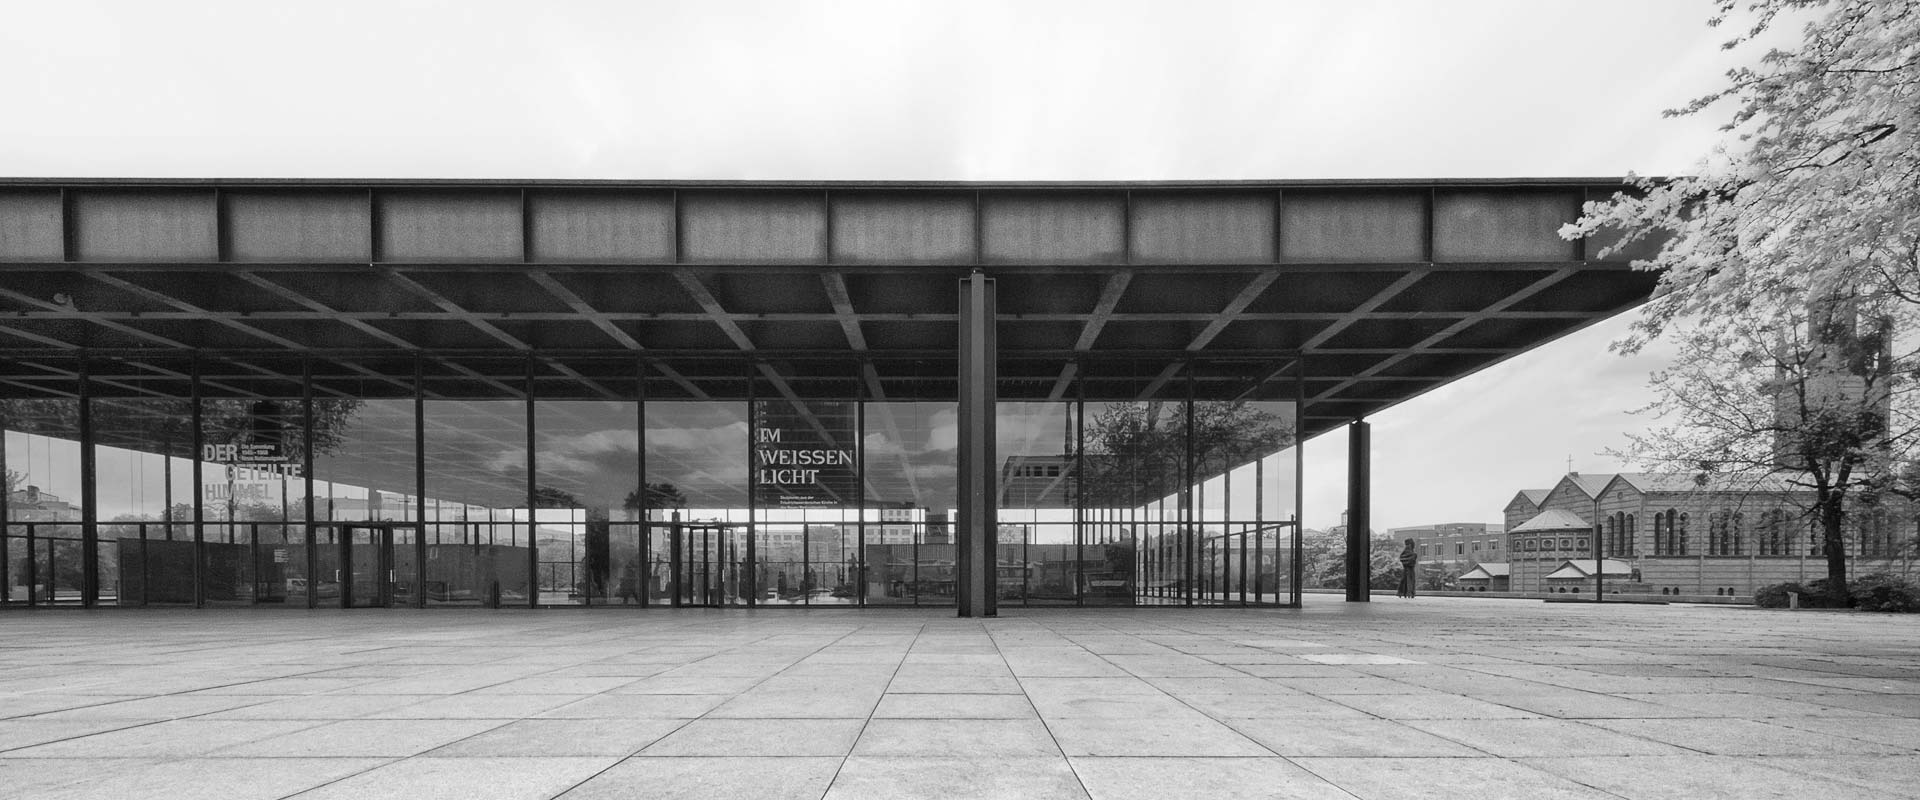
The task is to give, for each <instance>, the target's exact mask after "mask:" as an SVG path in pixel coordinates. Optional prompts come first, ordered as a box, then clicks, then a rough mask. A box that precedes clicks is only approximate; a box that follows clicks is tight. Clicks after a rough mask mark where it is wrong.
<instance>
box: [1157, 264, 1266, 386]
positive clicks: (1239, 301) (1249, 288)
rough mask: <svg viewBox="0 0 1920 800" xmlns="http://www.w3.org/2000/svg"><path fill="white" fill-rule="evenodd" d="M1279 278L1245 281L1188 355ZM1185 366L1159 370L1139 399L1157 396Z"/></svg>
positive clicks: (1176, 364) (1257, 277) (1190, 344)
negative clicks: (1244, 284)
mask: <svg viewBox="0 0 1920 800" xmlns="http://www.w3.org/2000/svg"><path fill="white" fill-rule="evenodd" d="M1279 278H1280V275H1279V273H1275V272H1263V273H1260V274H1258V275H1255V276H1253V280H1250V281H1247V285H1246V286H1243V287H1241V288H1240V293H1239V294H1236V295H1234V296H1233V300H1231V301H1229V302H1228V303H1227V305H1226V308H1224V309H1221V311H1220V315H1219V316H1217V317H1215V318H1214V320H1213V321H1212V322H1209V323H1207V326H1206V327H1205V328H1202V329H1200V333H1199V334H1197V335H1195V336H1194V337H1193V341H1191V342H1188V343H1187V352H1189V353H1197V352H1200V350H1202V349H1204V348H1205V347H1206V346H1207V344H1208V343H1210V342H1212V341H1213V340H1214V337H1217V336H1219V335H1220V332H1221V331H1224V330H1226V329H1227V326H1228V325H1231V324H1233V322H1234V320H1235V319H1237V318H1238V317H1239V316H1240V313H1241V312H1243V311H1246V310H1247V306H1250V305H1253V301H1255V300H1258V299H1259V298H1260V295H1261V294H1262V293H1264V292H1266V291H1267V287H1269V286H1272V285H1273V282H1274V281H1276V280H1279ZM1187 367H1188V365H1187V364H1185V363H1181V362H1174V363H1172V364H1168V365H1167V366H1166V367H1165V368H1163V369H1161V370H1160V374H1159V375H1156V376H1154V378H1153V380H1152V381H1151V382H1150V383H1148V384H1147V386H1146V388H1144V389H1141V390H1140V399H1141V400H1150V399H1152V398H1153V396H1154V395H1157V394H1159V393H1160V390H1161V389H1162V388H1165V387H1166V385H1167V382H1168V381H1171V380H1173V378H1174V376H1176V375H1179V374H1180V371H1181V370H1184V369H1186V368H1187Z"/></svg>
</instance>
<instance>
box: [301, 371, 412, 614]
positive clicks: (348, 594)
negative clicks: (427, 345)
mask: <svg viewBox="0 0 1920 800" xmlns="http://www.w3.org/2000/svg"><path fill="white" fill-rule="evenodd" d="M402 383H403V387H404V388H405V389H410V388H411V385H412V383H413V381H412V380H411V376H408V378H407V379H405V380H404V381H403V382H402ZM403 387H371V386H370V387H367V388H368V389H369V392H368V393H369V394H372V393H373V392H375V391H377V392H380V393H382V394H392V393H393V392H394V390H396V389H401V388H403ZM315 406H316V410H315V415H314V416H315V424H314V434H313V438H314V453H313V509H314V511H313V516H314V522H313V525H312V526H311V531H312V536H313V539H314V542H313V552H314V559H315V569H314V570H313V574H314V578H313V580H312V582H311V584H310V585H303V586H297V587H296V589H297V590H300V589H303V590H304V591H297V590H296V591H290V592H289V594H290V595H291V596H290V597H289V602H292V603H295V604H301V603H306V604H310V605H314V606H323V607H335V606H339V605H342V604H347V605H366V604H370V603H375V602H380V601H382V600H384V599H386V596H387V592H386V591H385V590H386V589H388V588H389V585H390V583H391V582H392V581H390V580H389V576H388V575H387V574H386V573H387V572H388V571H392V572H394V573H395V574H394V575H393V576H391V577H392V579H393V580H397V579H398V578H399V572H400V570H401V567H400V565H397V564H390V563H389V564H387V565H386V566H387V567H388V568H387V569H381V566H382V563H381V562H391V561H392V559H391V558H389V557H387V554H386V548H385V545H387V544H388V542H387V541H386V537H384V536H380V535H378V534H377V533H375V532H376V531H382V530H386V529H388V528H389V526H393V525H395V524H399V525H406V524H409V523H410V522H412V521H414V520H417V519H418V514H419V497H420V489H419V482H418V476H417V474H416V467H417V461H416V459H417V458H418V454H419V451H418V448H417V445H416V437H415V411H416V408H415V401H414V400H413V399H412V398H407V397H401V398H396V397H381V396H378V395H377V394H376V395H374V396H372V397H368V398H367V399H343V398H327V399H325V400H320V399H316V400H315ZM356 559H358V561H359V563H358V564H356V563H355V562H356ZM411 563H412V562H411V561H409V562H408V564H409V565H410V564H411ZM356 566H357V567H358V569H356V568H355V567H356Z"/></svg>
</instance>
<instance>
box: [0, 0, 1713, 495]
mask: <svg viewBox="0 0 1920 800" xmlns="http://www.w3.org/2000/svg"><path fill="white" fill-rule="evenodd" d="M1710 6H1711V4H1710V3H1709V2H1707V0H1587V1H1586V2H1571V1H1570V0H1473V1H1469V0H1448V1H1447V2H1440V1H1439V0H1434V1H1433V2H1414V1H1413V0H1404V1H1402V2H1354V1H1352V0H1340V1H1338V2H1335V1H1332V0H1329V1H1328V2H1305V1H1301V2H1195V1H1194V0H1183V1H1182V2H1156V3H1142V2H1115V1H1114V0H1095V1H1092V2H1057V3H1044V2H982V1H981V0H967V1H966V2H950V3H910V2H898V1H889V2H871V3H855V2H830V3H804V2H764V3H762V2H711V0H702V1H701V2H684V3H643V2H554V3H528V2H524V1H522V2H487V1H484V0H468V1H467V2H457V3H454V2H449V3H420V2H395V1H394V0H380V1H379V2H341V1H339V0H328V2H324V3H321V2H275V3H262V2H258V0H250V1H249V2H223V3H214V2H200V3H192V2H184V1H183V2H174V3H152V2H124V3H97V2H80V1H78V0H64V1H63V2H57V3H56V2H32V3H28V2H19V3H10V4H8V6H7V13H6V24H5V25H0V76H4V77H0V175H4V176H64V177H270V178H296V177H324V178H608V179H619V178H627V179H647V178H660V179H665V178H685V179H703V178H704V179H763V180H774V179H863V180H881V179H916V180H985V179H1006V180H1179V179H1294V178H1434V177H1594V176H1619V175H1624V174H1626V173H1627V172H1629V171H1632V172H1637V173H1641V174H1672V173H1677V172H1684V171H1688V170H1690V169H1691V168H1692V167H1693V165H1694V163H1695V162H1696V161H1697V160H1698V159H1699V158H1700V157H1701V156H1702V155H1704V154H1705V153H1706V152H1707V150H1708V149H1709V147H1710V146H1711V144H1712V143H1713V141H1714V140H1715V138H1716V132H1715V131H1714V130H1713V124H1712V122H1710V121H1706V120H1665V119H1662V118H1661V116H1660V111H1661V110H1662V109H1665V108H1671V107H1674V106H1678V105H1682V104H1684V103H1685V102H1686V101H1687V100H1688V99H1690V98H1692V97H1693V96H1695V95H1698V94H1701V93H1703V92H1705V91H1706V90H1708V89H1711V88H1713V87H1714V86H1716V85H1717V83H1718V81H1719V78H1720V76H1721V74H1722V73H1723V72H1724V71H1725V69H1726V68H1727V66H1729V65H1730V64H1731V63H1732V60H1731V59H1732V58H1735V57H1737V56H1729V55H1727V54H1725V53H1722V52H1721V51H1720V50H1719V46H1718V45H1719V43H1720V41H1722V40H1723V39H1725V38H1726V32H1725V31H1716V30H1713V29H1710V28H1707V27H1706V26H1705V24H1704V21H1705V19H1706V17H1707V16H1708V14H1709V13H1710V11H1711V7H1710ZM1624 324H1625V321H1624V319H1622V320H1614V321H1611V322H1608V323H1604V324H1602V325H1599V326H1596V327H1594V328H1590V329H1588V330H1586V331H1583V332H1581V333H1578V334H1575V335H1573V336H1570V337H1568V338H1566V339H1563V340H1561V341H1560V342H1557V343H1555V344H1553V345H1550V346H1548V347H1546V348H1543V349H1541V350H1538V351H1536V352H1534V353H1530V354H1527V355H1525V356H1522V357H1520V358H1517V359H1514V360H1512V361H1510V362H1507V363H1506V364H1503V365H1500V366H1498V367H1495V368H1493V369H1490V370H1487V371H1485V372H1483V373H1481V374H1479V375H1476V376H1474V377H1472V378H1469V379H1467V380H1465V381H1461V382H1460V383H1458V384H1455V385H1453V386H1450V387H1447V388H1444V389H1442V390H1440V391H1437V392H1434V393H1432V394H1429V395H1427V396H1425V397H1422V398H1419V399H1417V400H1414V401H1412V402H1409V403H1407V404H1404V405H1402V406H1400V407H1398V408H1395V409H1392V410H1390V411H1387V412H1384V413H1382V414H1380V415H1378V416H1377V417H1376V418H1375V419H1374V425H1375V427H1374V442H1375V451H1374V464H1375V479H1374V504H1375V505H1374V527H1375V528H1376V529H1380V530H1384V529H1386V528H1390V527H1402V526H1410V525H1417V524H1422V523H1429V522H1468V521H1487V522H1496V521H1499V520H1500V518H1501V516H1500V515H1501V508H1502V507H1503V506H1504V505H1505V503H1506V501H1507V500H1508V499H1509V498H1511V497H1512V495H1513V493H1514V492H1515V491H1517V490H1519V489H1523V488H1536V487H1542V488H1543V487H1546V486H1549V485H1551V484H1552V483H1553V482H1554V481H1555V480H1557V479H1558V478H1559V477H1560V475H1561V474H1563V473H1564V472H1565V471H1566V469H1567V465H1568V461H1567V460H1568V457H1569V456H1571V457H1572V463H1573V467H1574V468H1575V469H1578V470H1581V471H1584V472H1602V471H1610V470H1614V469H1617V468H1618V467H1619V465H1618V464H1617V463H1615V462H1614V461H1612V460H1611V459H1608V458H1605V457H1602V456H1599V455H1597V453H1598V452H1599V451H1601V450H1603V449H1606V448H1608V447H1617V446H1620V445H1622V444H1623V443H1624V439H1623V438H1622V436H1621V432H1622V431H1626V430H1631V429H1634V428H1636V427H1640V426H1644V424H1645V421H1644V420H1642V419H1639V418H1635V417H1633V416H1630V415H1628V414H1626V413H1625V412H1626V411H1628V410H1630V409H1632V408H1635V407H1637V406H1640V405H1642V404H1644V403H1645V402H1646V401H1647V400H1648V399H1649V396H1648V394H1647V393H1646V390H1645V389H1644V385H1645V380H1646V374H1647V372H1648V371H1649V370H1651V369H1654V368H1658V367H1659V366H1660V359H1659V358H1658V357H1641V358H1637V359H1621V358H1618V357H1615V356H1611V355H1609V354H1608V353H1607V343H1608V342H1609V341H1610V340H1611V339H1612V338H1614V337H1616V336H1617V335H1618V334H1619V333H1620V331H1621V330H1623V328H1624ZM1345 447H1346V444H1345V439H1344V437H1343V436H1331V437H1323V438H1322V439H1320V440H1317V441H1316V442H1314V443H1310V444H1309V446H1308V450H1307V455H1308V464H1307V470H1308V472H1307V475H1308V478H1307V487H1308V491H1307V496H1306V498H1305V503H1306V510H1305V514H1306V516H1305V522H1306V524H1307V525H1308V526H1310V527H1325V526H1327V525H1332V524H1337V523H1338V521H1339V518H1340V513H1341V511H1342V509H1343V508H1344V506H1345V501H1344V482H1345V467H1344V458H1345Z"/></svg>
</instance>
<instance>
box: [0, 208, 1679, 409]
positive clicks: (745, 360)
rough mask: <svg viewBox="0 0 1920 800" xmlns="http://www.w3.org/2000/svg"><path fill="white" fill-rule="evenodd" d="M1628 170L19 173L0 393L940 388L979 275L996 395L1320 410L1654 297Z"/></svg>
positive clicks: (7, 237)
mask: <svg viewBox="0 0 1920 800" xmlns="http://www.w3.org/2000/svg"><path fill="white" fill-rule="evenodd" d="M1621 188H1623V183H1622V181H1621V180H1619V179H1609V178H1569V179H1498V180H1492V179H1490V180H1427V181H1393V180H1388V181H1375V180H1368V181H1235V182H1171V183H1169V182H1155V183H1138V182H1103V183H924V182H916V183H907V182H851V181H849V182H827V183H818V182H805V183H800V182H732V181H727V182H660V181H653V182H647V181H634V182H625V181H621V182H578V181H333V180H30V179H0V346H3V347H5V349H6V351H7V356H6V357H5V359H4V361H0V396H15V397H33V396H69V395H71V394H73V393H74V392H75V384H76V381H75V380H74V379H75V377H76V376H77V375H78V373H79V371H80V369H81V367H80V362H81V361H82V358H81V357H82V356H83V355H84V356H86V359H85V360H86V362H87V363H86V365H85V369H86V371H87V375H88V378H89V380H90V382H91V383H92V385H94V386H96V387H97V389H96V392H97V393H101V394H123V395H126V396H143V395H159V396H170V397H184V396H186V394H187V390H186V384H187V378H188V376H189V375H191V374H192V373H193V371H194V370H195V369H196V368H197V369H198V370H199V373H200V374H201V375H202V377H203V385H204V388H205V391H206V392H207V393H209V394H210V395H218V394H223V393H224V394H240V395H244V394H260V395H263V396H279V397H288V396H298V395H299V392H300V381H301V376H302V375H303V374H311V375H312V377H313V380H314V385H315V390H316V392H319V393H320V394H321V395H322V396H326V395H352V396H361V397H367V396H405V395H407V394H409V393H410V391H411V386H412V381H413V378H414V374H415V370H416V368H417V369H419V370H420V372H421V380H422V386H423V388H424V391H425V392H426V393H427V395H428V396H429V397H448V398H470V397H496V396H519V395H520V394H521V393H523V392H524V389H525V387H526V385H527V384H528V382H530V381H531V382H532V383H533V384H534V386H535V391H536V393H537V395H538V396H542V397H581V398H613V397H631V396H634V394H635V391H634V388H635V386H634V382H635V380H636V379H635V377H634V376H635V375H636V374H637V373H638V374H644V376H645V377H644V382H645V385H644V391H645V396H647V397H648V398H650V399H700V398H740V397H745V396H747V395H748V393H749V392H753V391H759V392H761V395H760V396H771V394H769V393H775V392H777V393H779V394H784V395H791V396H803V397H809V396H810V397H833V398H848V397H856V396H857V397H864V398H868V399H886V400H914V399H942V400H949V399H952V398H953V397H954V396H955V393H956V380H957V376H956V373H957V363H956V357H955V350H956V345H957V330H956V324H957V313H956V306H957V303H958V292H957V283H958V280H959V279H960V278H961V277H963V276H965V275H967V274H969V273H970V272H974V271H980V272H983V273H986V274H989V275H991V276H992V277H993V278H995V280H996V282H997V286H998V297H999V300H998V311H999V323H998V335H999V348H1000V350H999V354H1000V364H1001V366H1000V386H999V393H1000V396H1001V397H1002V398H1003V399H1009V400H1019V399H1049V398H1052V399H1063V398H1074V397H1086V398H1088V399H1102V400H1119V399H1150V398H1167V399H1184V398H1185V397H1187V396H1188V392H1189V391H1191V392H1192V394H1193V396H1195V397H1199V398H1208V399H1213V398H1235V397H1256V396H1257V397H1259V398H1260V399H1269V400H1291V399H1294V397H1295V392H1296V391H1297V392H1298V393H1299V397H1300V399H1301V400H1302V401H1303V402H1304V405H1303V407H1302V409H1301V415H1302V419H1301V424H1302V427H1303V430H1302V433H1303V434H1305V435H1307V436H1311V435H1313V434H1316V433H1320V432H1324V431H1326V430H1330V429H1332V428H1334V427H1337V426H1339V425H1341V424H1342V423H1344V422H1345V421H1347V420H1350V419H1355V418H1359V417H1364V416H1367V415H1370V414H1373V413H1375V412H1378V411H1380V410H1382V409H1384V408H1387V407H1389V406H1392V405H1394V404H1396V403H1399V402H1402V401H1404V400H1406V399H1408V398H1411V397H1414V396H1417V395H1419V394H1421V393H1423V392H1426V391H1428V390H1430V389H1433V388H1435V387H1437V386H1440V385H1442V384H1445V383H1447V382H1449V381H1452V380H1455V379H1458V378H1460V377H1462V376H1464V375H1467V374H1470V373H1472V372H1475V371H1477V370H1480V369H1482V368H1485V367H1487V366H1489V365H1491V364H1494V363H1497V362H1499V361H1501V360H1503V359H1506V358H1508V357H1510V356H1512V355H1514V354H1517V353H1519V352H1522V351H1524V350H1527V349H1529V348H1532V347H1535V346H1538V345H1540V344H1542V343H1544V342H1547V341H1549V340H1552V339H1554V338H1557V337H1559V336H1562V335H1564V334H1566V333H1569V332H1571V331H1574V330H1576V329H1579V328H1581V327H1584V326H1586V325H1588V324H1591V323H1593V322H1596V321H1598V320H1601V319H1604V318H1606V317H1609V316H1612V315H1614V314H1616V313H1619V312H1620V311H1623V310H1625V309H1628V308H1630V307H1632V306H1634V305H1636V304H1638V303H1640V302H1642V301H1644V300H1645V299H1646V297H1647V296H1648V295H1649V293H1650V292H1651V291H1652V289H1653V286H1654V284H1655V280H1656V276H1655V275H1653V274H1650V273H1644V272H1636V271H1633V270H1631V269H1629V267H1628V265H1627V262H1628V260H1630V259H1631V258H1634V257H1636V256H1637V255H1639V254H1637V253H1632V252H1629V253H1624V254H1620V255H1618V256H1615V257H1614V258H1611V259H1609V260H1606V261H1600V260H1596V259H1595V258H1593V256H1595V255H1597V254H1598V253H1599V252H1600V250H1601V249H1602V247H1603V246H1604V245H1605V243H1604V242H1595V241H1575V242H1568V241H1565V240H1562V239H1560V238H1559V237H1558V235H1557V230H1558V229H1559V228H1560V226H1562V225H1563V224H1565V223H1567V222H1571V221H1573V220H1574V219H1575V218H1576V217H1577V216H1578V215H1579V209H1580V205H1581V203H1582V202H1584V201H1586V200H1589V199H1602V198H1605V197H1608V196H1610V195H1611V194H1612V193H1614V192H1615V191H1618V190H1620V189H1621ZM196 358H197V361H198V366H197V367H196V366H195V365H194V362H195V360H196ZM416 365H417V366H416ZM749 376H751V378H752V380H749ZM1296 378H1297V379H1298V388H1297V390H1296V388H1295V379H1296ZM754 383H764V384H765V385H762V386H753V385H750V384H754Z"/></svg>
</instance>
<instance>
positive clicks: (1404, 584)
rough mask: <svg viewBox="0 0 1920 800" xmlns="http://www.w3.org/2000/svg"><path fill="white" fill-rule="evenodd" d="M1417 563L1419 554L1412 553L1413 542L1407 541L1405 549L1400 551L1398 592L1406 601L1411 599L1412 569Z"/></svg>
mask: <svg viewBox="0 0 1920 800" xmlns="http://www.w3.org/2000/svg"><path fill="white" fill-rule="evenodd" d="M1419 563H1420V554H1419V553H1417V552H1415V551H1414V543H1413V540H1412V539H1408V540H1407V547H1406V549H1404V550H1401V551H1400V591H1399V592H1398V594H1399V595H1400V596H1401V597H1404V598H1407V599H1408V600H1412V599H1413V573H1414V569H1413V568H1414V567H1415V566H1416V565H1418V564H1419Z"/></svg>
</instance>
